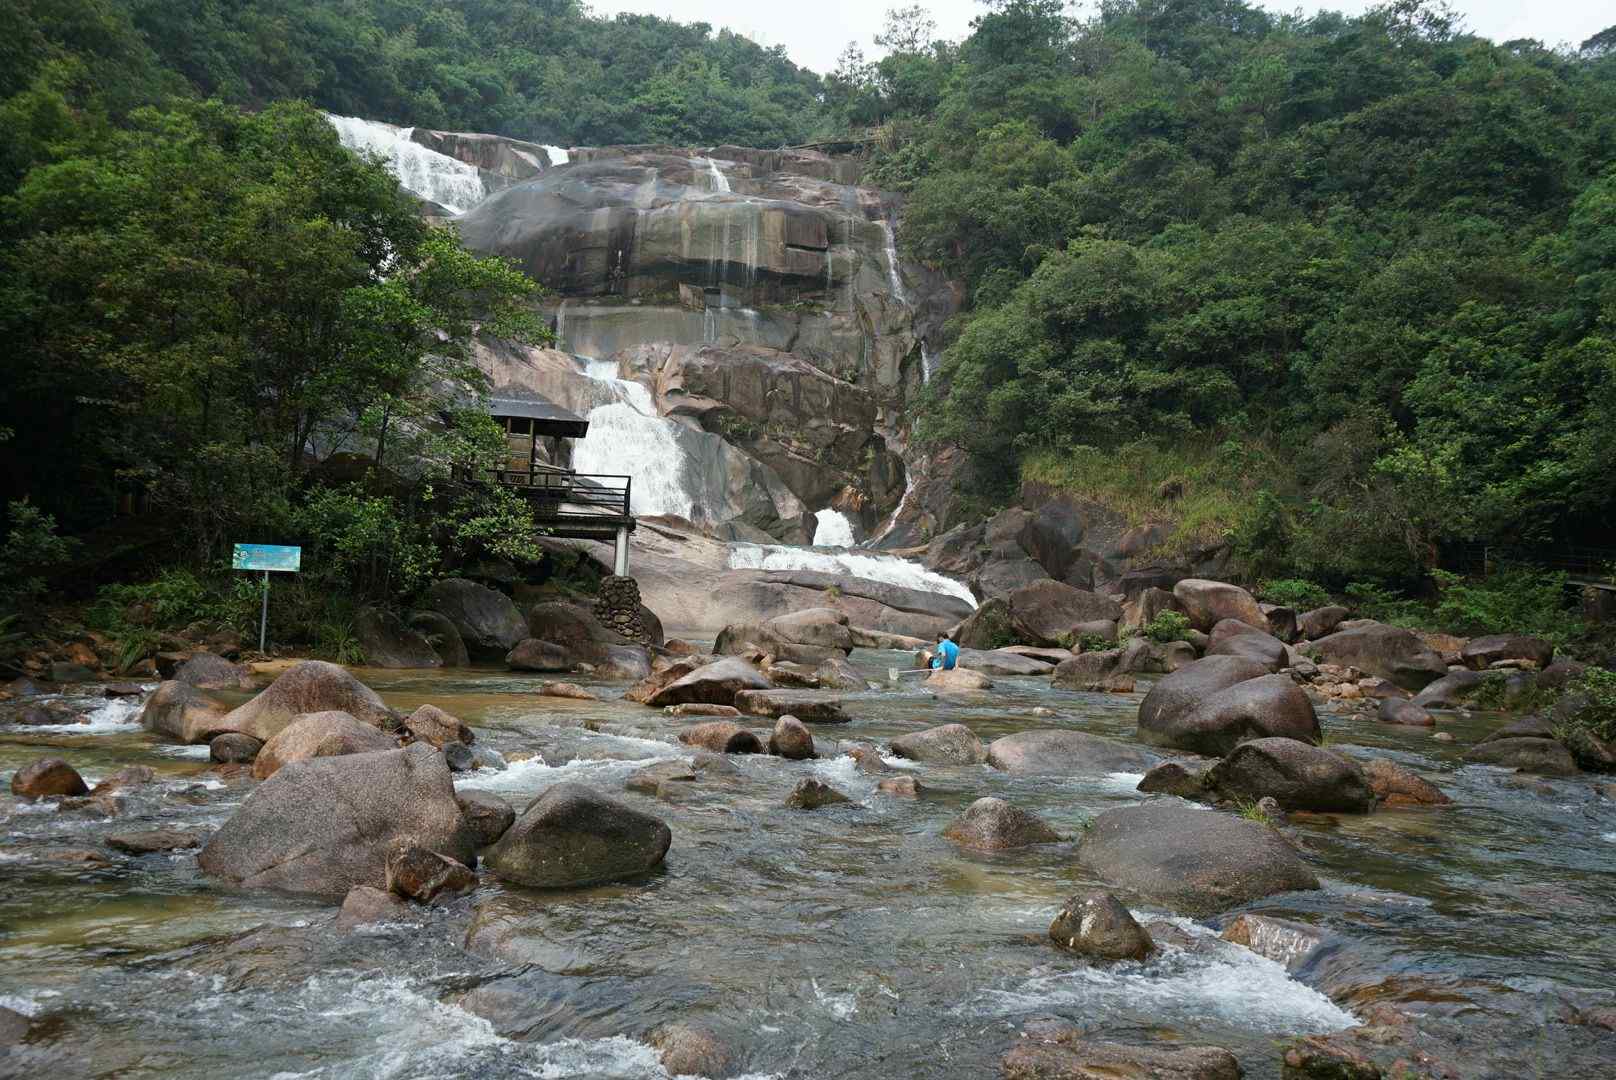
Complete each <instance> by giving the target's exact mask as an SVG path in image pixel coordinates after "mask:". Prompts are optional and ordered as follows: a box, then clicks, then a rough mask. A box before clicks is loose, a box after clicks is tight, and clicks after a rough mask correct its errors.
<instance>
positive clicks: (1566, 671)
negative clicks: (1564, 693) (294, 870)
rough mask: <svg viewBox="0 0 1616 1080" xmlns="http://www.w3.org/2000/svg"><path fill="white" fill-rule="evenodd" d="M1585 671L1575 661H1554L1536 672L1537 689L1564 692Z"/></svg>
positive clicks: (1586, 667)
mask: <svg viewBox="0 0 1616 1080" xmlns="http://www.w3.org/2000/svg"><path fill="white" fill-rule="evenodd" d="M1587 670H1588V665H1587V664H1584V663H1581V662H1580V661H1577V660H1556V661H1555V662H1554V663H1552V664H1550V665H1549V666H1548V667H1546V668H1544V669H1543V670H1542V671H1540V672H1538V676H1537V685H1538V689H1540V690H1564V689H1565V688H1566V687H1567V686H1569V685H1570V684H1571V683H1573V682H1575V681H1576V680H1578V679H1580V678H1582V673H1583V672H1585V671H1587ZM1433 685H1434V684H1433Z"/></svg>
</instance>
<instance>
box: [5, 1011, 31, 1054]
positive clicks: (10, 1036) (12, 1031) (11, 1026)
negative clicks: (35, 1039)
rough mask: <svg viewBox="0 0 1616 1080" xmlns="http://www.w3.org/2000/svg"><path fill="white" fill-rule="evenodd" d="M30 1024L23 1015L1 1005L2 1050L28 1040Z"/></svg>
mask: <svg viewBox="0 0 1616 1080" xmlns="http://www.w3.org/2000/svg"><path fill="white" fill-rule="evenodd" d="M30 1023H31V1021H30V1020H29V1019H28V1017H26V1016H24V1015H23V1014H22V1013H20V1012H17V1011H16V1010H15V1009H8V1008H6V1007H5V1006H4V1005H0V1049H4V1048H5V1047H8V1046H15V1045H16V1044H18V1043H20V1042H22V1041H23V1039H25V1038H27V1037H28V1027H29V1024H30Z"/></svg>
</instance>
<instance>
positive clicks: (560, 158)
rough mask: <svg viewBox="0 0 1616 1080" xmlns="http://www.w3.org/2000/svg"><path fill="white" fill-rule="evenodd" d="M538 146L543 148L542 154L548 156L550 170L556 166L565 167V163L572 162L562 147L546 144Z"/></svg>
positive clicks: (569, 155)
mask: <svg viewBox="0 0 1616 1080" xmlns="http://www.w3.org/2000/svg"><path fill="white" fill-rule="evenodd" d="M539 145H540V146H541V147H543V148H544V152H545V153H546V154H548V155H549V157H550V167H551V168H552V169H553V168H555V167H556V166H557V165H565V164H566V163H567V162H569V161H571V160H572V155H571V154H569V153H567V151H566V150H565V149H563V148H562V147H559V146H550V145H549V144H547V143H540V144H539Z"/></svg>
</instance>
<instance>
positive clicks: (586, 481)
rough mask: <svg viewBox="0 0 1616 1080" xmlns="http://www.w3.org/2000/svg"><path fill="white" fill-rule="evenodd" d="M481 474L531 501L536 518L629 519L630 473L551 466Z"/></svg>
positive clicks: (628, 520)
mask: <svg viewBox="0 0 1616 1080" xmlns="http://www.w3.org/2000/svg"><path fill="white" fill-rule="evenodd" d="M484 475H485V476H488V477H489V478H491V479H492V480H493V481H494V483H497V484H500V485H502V486H504V487H507V488H510V489H512V490H513V491H515V492H517V493H518V494H520V495H521V496H522V497H523V498H525V499H527V500H528V501H529V502H531V503H532V504H533V516H534V517H535V518H537V519H538V520H540V521H587V520H599V521H601V522H602V523H605V522H609V521H616V522H621V521H627V522H630V523H631V522H632V520H633V515H632V513H630V511H629V507H630V505H631V497H632V494H633V484H634V478H633V477H630V476H617V475H607V474H592V473H575V472H572V471H571V470H569V469H558V468H556V467H554V466H552V465H535V466H534V467H533V468H531V469H491V470H489V471H488V473H485V474H484Z"/></svg>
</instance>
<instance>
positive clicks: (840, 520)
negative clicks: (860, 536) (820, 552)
mask: <svg viewBox="0 0 1616 1080" xmlns="http://www.w3.org/2000/svg"><path fill="white" fill-rule="evenodd" d="M814 520H815V521H817V522H818V523H819V524H818V525H817V526H816V527H815V528H814V547H840V548H850V547H852V546H853V544H854V543H855V540H854V538H853V523H852V522H851V521H849V520H848V519H847V515H846V514H843V513H840V512H839V511H836V510H832V509H830V508H829V507H826V508H825V509H823V510H821V511H819V512H818V513H816V514H814Z"/></svg>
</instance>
